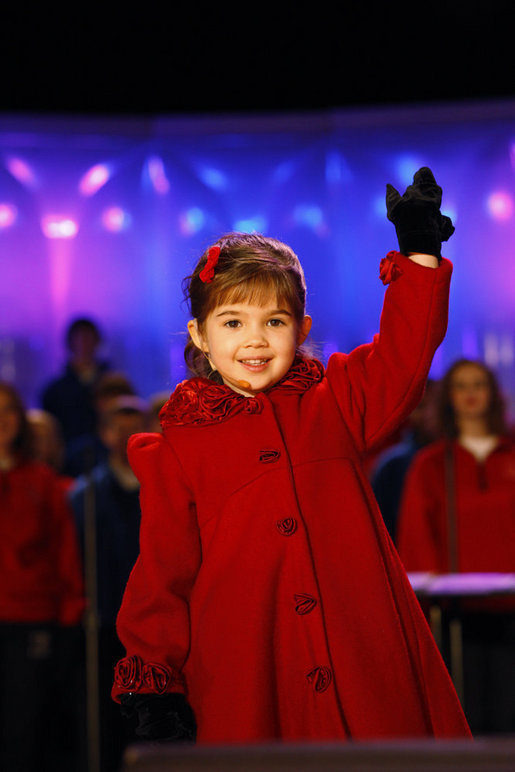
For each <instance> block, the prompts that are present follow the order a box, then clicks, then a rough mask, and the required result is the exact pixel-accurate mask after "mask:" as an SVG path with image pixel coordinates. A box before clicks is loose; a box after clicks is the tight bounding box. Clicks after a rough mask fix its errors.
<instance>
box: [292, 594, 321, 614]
mask: <svg viewBox="0 0 515 772" xmlns="http://www.w3.org/2000/svg"><path fill="white" fill-rule="evenodd" d="M293 599H294V601H295V604H296V605H295V611H296V612H297V614H299V615H300V616H304V614H309V613H310V612H311V611H313V609H314V608H315V606H316V604H317V602H316V600H315V598H314V597H313V596H312V595H307V594H306V593H304V592H299V593H297V594H296V595H294V596H293Z"/></svg>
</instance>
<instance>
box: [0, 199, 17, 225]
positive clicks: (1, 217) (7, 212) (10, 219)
mask: <svg viewBox="0 0 515 772" xmlns="http://www.w3.org/2000/svg"><path fill="white" fill-rule="evenodd" d="M17 216H18V210H17V208H16V207H15V206H14V204H0V228H9V226H11V225H12V224H13V223H14V221H15V220H16V217H17Z"/></svg>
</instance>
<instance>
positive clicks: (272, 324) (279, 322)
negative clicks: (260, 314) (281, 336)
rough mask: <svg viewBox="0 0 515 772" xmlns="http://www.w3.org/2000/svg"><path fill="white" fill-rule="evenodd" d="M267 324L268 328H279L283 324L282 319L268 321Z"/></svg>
mask: <svg viewBox="0 0 515 772" xmlns="http://www.w3.org/2000/svg"><path fill="white" fill-rule="evenodd" d="M268 324H269V325H270V327H280V326H281V325H283V324H284V321H283V320H282V319H269V321H268Z"/></svg>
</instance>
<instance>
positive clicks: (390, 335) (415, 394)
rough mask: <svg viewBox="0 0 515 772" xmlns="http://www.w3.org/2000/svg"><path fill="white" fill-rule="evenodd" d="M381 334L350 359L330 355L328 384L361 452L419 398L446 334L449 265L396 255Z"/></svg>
mask: <svg viewBox="0 0 515 772" xmlns="http://www.w3.org/2000/svg"><path fill="white" fill-rule="evenodd" d="M390 256H391V258H392V262H393V264H394V266H395V270H394V271H393V279H392V281H391V283H390V284H389V286H388V288H387V290H386V294H385V299H384V305H383V310H382V314H381V321H380V327H379V333H378V334H377V335H376V336H375V337H374V340H373V342H372V343H368V344H365V345H363V346H359V347H358V348H357V349H355V350H354V351H352V352H351V353H350V354H348V355H347V354H333V356H331V357H330V359H329V362H328V366H327V371H326V374H327V379H328V382H329V384H330V386H331V388H332V390H333V392H334V395H335V398H336V400H337V402H338V404H339V406H340V410H341V411H342V414H343V417H344V420H345V422H346V425H347V427H348V429H349V431H350V432H351V434H352V436H353V437H354V441H355V443H356V445H357V447H358V450H359V451H360V452H364V451H366V450H369V449H370V448H373V447H374V446H376V445H378V444H379V443H380V442H381V441H383V440H384V439H386V438H387V437H388V436H389V435H390V434H391V433H392V432H393V431H394V430H395V429H396V428H397V427H398V426H399V425H400V424H401V423H402V421H403V420H404V419H405V418H406V417H407V416H408V415H409V414H410V412H411V411H412V410H413V409H414V408H415V407H416V405H417V404H418V402H419V401H420V398H421V397H422V394H423V390H424V385H425V382H426V379H427V376H428V373H429V368H430V366H431V362H432V359H433V355H434V353H435V351H436V349H437V348H438V346H439V345H440V343H441V342H442V340H443V338H444V335H445V332H446V329H447V318H448V304H449V285H450V278H451V273H452V265H451V263H450V262H449V261H448V260H445V258H444V259H442V262H441V263H440V265H439V267H438V268H426V267H425V266H421V265H418V264H417V263H415V262H413V261H412V260H410V259H409V258H407V257H405V256H404V255H401V254H400V253H398V252H394V253H390V255H389V258H390Z"/></svg>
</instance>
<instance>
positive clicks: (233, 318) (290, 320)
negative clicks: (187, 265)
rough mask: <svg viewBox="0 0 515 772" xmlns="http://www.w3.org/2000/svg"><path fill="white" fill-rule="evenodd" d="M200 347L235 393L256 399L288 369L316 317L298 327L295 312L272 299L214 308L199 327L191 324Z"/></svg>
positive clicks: (306, 318)
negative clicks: (255, 396)
mask: <svg viewBox="0 0 515 772" xmlns="http://www.w3.org/2000/svg"><path fill="white" fill-rule="evenodd" d="M188 329H189V332H190V335H191V337H192V339H193V342H194V343H195V345H196V346H197V347H198V348H200V349H201V350H202V351H204V353H205V354H206V356H207V357H208V359H209V361H210V363H211V365H212V367H213V369H215V370H217V371H218V372H219V373H220V375H221V377H222V380H223V382H224V383H225V384H227V386H230V387H231V389H233V390H234V391H237V392H239V393H240V394H244V395H245V396H248V397H252V396H254V395H255V393H256V392H258V391H264V390H265V389H268V388H270V387H271V386H273V385H274V384H275V383H277V382H278V381H279V380H280V379H281V378H282V377H283V375H286V373H287V372H288V370H289V368H290V366H291V364H292V362H293V360H294V358H295V351H296V349H297V346H299V345H301V343H303V342H304V340H305V339H306V338H307V336H308V334H309V330H310V329H311V317H309V316H305V317H304V319H303V320H302V323H301V324H300V325H299V324H298V323H297V321H296V320H295V318H294V316H293V314H292V312H291V310H290V309H289V308H287V307H285V305H284V304H280V303H278V302H277V299H276V298H275V297H273V298H271V299H270V301H269V302H267V303H266V304H265V305H256V304H254V303H234V304H228V305H223V306H218V307H217V308H215V309H214V310H213V311H212V312H211V313H210V314H209V316H208V317H207V319H206V321H205V324H204V325H203V327H202V330H200V329H199V328H198V326H197V323H196V320H191V321H190V322H189V323H188Z"/></svg>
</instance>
